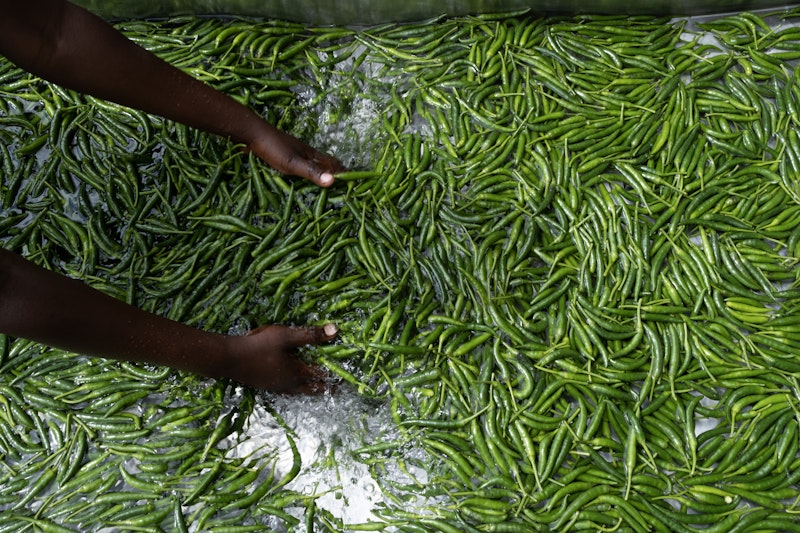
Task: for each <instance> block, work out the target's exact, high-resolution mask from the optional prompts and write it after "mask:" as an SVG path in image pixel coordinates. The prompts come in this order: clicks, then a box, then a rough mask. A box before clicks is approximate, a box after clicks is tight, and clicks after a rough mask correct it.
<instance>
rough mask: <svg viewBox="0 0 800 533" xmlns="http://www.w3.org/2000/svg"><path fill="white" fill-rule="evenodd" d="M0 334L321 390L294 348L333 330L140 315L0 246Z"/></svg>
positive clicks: (326, 337)
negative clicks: (202, 324)
mask: <svg viewBox="0 0 800 533" xmlns="http://www.w3.org/2000/svg"><path fill="white" fill-rule="evenodd" d="M0 331H1V332H3V333H5V334H8V335H12V336H15V337H22V338H26V339H30V340H33V341H36V342H40V343H42V344H46V345H48V346H53V347H56V348H61V349H64V350H68V351H72V352H76V353H82V354H85V355H89V356H97V357H106V358H114V359H122V360H127V361H141V362H148V363H153V364H158V365H162V366H169V367H172V368H175V369H178V370H186V371H190V372H194V373H197V374H200V375H203V376H208V377H214V378H220V377H225V378H231V379H234V380H236V381H239V382H241V383H244V384H247V385H252V386H254V387H258V388H262V389H267V390H271V391H274V392H284V393H311V392H320V391H321V390H324V388H325V376H324V374H323V373H322V372H320V370H319V369H318V368H316V367H314V366H310V365H307V364H306V363H304V362H303V361H301V360H300V359H299V358H298V357H297V354H296V349H297V348H298V347H301V346H304V345H307V344H319V343H323V342H327V341H330V340H332V339H333V338H334V337H335V336H336V333H337V331H336V327H335V326H333V325H332V324H328V325H325V326H319V327H318V326H309V327H289V326H277V325H275V326H265V327H261V328H258V329H256V330H254V331H253V332H251V333H250V334H248V335H244V336H236V335H221V334H217V333H211V332H206V331H202V330H199V329H195V328H192V327H189V326H186V325H184V324H181V323H179V322H175V321H173V320H169V319H167V318H163V317H159V316H157V315H154V314H151V313H148V312H145V311H143V310H141V309H138V308H136V307H134V306H131V305H128V304H126V303H125V302H122V301H120V300H117V299H116V298H112V297H110V296H108V295H106V294H103V293H101V292H100V291H97V290H95V289H92V288H91V287H89V286H88V285H86V284H84V283H83V282H81V281H78V280H74V279H71V278H68V277H66V276H62V275H60V274H56V273H54V272H51V271H49V270H46V269H43V268H40V267H38V266H36V265H35V264H33V263H31V262H29V261H28V260H26V259H23V258H21V257H19V256H17V255H16V254H13V253H11V252H9V251H7V250H3V249H2V248H0Z"/></svg>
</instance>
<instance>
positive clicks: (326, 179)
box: [319, 172, 333, 185]
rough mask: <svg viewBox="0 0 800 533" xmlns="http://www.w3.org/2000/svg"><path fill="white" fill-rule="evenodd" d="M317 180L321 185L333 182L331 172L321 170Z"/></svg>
mask: <svg viewBox="0 0 800 533" xmlns="http://www.w3.org/2000/svg"><path fill="white" fill-rule="evenodd" d="M319 182H320V183H321V184H322V185H330V184H331V183H333V174H331V173H330V172H323V173H322V174H320V176H319Z"/></svg>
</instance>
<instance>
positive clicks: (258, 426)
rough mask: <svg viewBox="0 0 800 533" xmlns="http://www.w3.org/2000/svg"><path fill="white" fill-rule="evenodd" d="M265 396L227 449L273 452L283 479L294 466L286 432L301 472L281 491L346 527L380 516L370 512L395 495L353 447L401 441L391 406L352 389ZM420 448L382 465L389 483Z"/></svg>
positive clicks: (241, 453) (244, 452)
mask: <svg viewBox="0 0 800 533" xmlns="http://www.w3.org/2000/svg"><path fill="white" fill-rule="evenodd" d="M262 399H263V401H261V402H258V404H257V405H256V406H255V408H254V409H253V412H252V413H251V415H250V417H249V418H248V420H247V421H246V423H245V425H244V430H243V431H242V433H241V434H240V435H238V436H237V440H238V444H236V445H235V446H234V447H233V448H232V449H231V454H232V455H233V456H238V457H252V456H253V455H254V454H256V456H258V455H259V454H261V455H263V454H265V453H267V450H274V451H275V453H276V454H277V458H276V462H275V465H276V473H275V476H276V479H280V478H281V477H282V476H284V475H286V474H287V473H288V472H290V471H291V469H292V467H293V465H294V462H295V452H294V450H293V449H292V446H291V444H290V441H289V436H288V435H291V438H292V439H293V441H294V444H295V445H296V448H297V452H298V455H299V457H300V460H301V469H300V472H299V474H298V475H297V476H296V477H295V478H294V479H293V480H292V481H291V482H290V483H289V484H288V485H287V486H286V487H285V488H286V489H288V490H293V491H296V492H298V493H301V494H306V495H309V496H314V497H315V502H316V505H317V508H319V509H324V510H326V511H328V512H329V513H330V514H331V515H332V516H334V517H336V518H338V519H340V520H341V521H342V522H343V523H345V524H357V523H364V522H371V521H376V520H378V519H379V518H378V516H377V515H376V514H375V512H376V511H377V510H378V509H379V508H383V507H385V506H386V505H389V504H390V502H391V500H392V497H393V495H392V494H388V493H385V492H384V490H383V489H382V487H381V484H379V482H378V480H376V479H375V478H374V477H373V474H372V472H371V471H370V465H368V464H366V463H365V462H363V461H361V460H359V457H358V455H357V454H356V453H354V452H355V451H356V450H358V449H359V448H361V447H363V446H369V445H374V444H377V443H381V442H392V441H396V440H398V439H401V438H402V436H401V434H400V431H399V429H398V428H397V427H396V425H395V423H394V419H393V417H392V414H391V409H390V406H389V404H388V403H383V402H376V401H369V400H366V399H364V398H362V397H360V396H358V394H357V393H356V392H355V391H354V390H353V389H351V388H349V387H341V388H339V389H338V390H337V391H336V392H334V393H333V394H324V395H320V396H310V397H309V396H271V395H270V396H264V397H263V398H262ZM287 428H288V430H289V431H288V432H287ZM422 453H423V452H422V451H421V450H420V449H418V448H416V447H413V446H407V447H405V448H404V449H403V453H402V457H399V456H398V457H395V458H394V459H390V460H389V463H388V464H387V463H384V464H382V472H383V473H384V474H385V473H386V471H387V470H388V471H389V472H391V473H392V474H391V475H392V477H394V481H397V482H401V483H402V482H404V481H405V480H404V479H402V478H403V476H404V474H403V473H402V471H403V468H400V467H399V465H398V464H397V461H402V460H403V459H404V458H408V457H419V456H420V455H421V454H422ZM414 474H415V475H416V476H420V478H418V480H419V481H426V479H424V476H425V475H426V474H425V472H424V471H421V470H416V471H414ZM383 482H384V480H381V483H383ZM418 503H419V504H424V503H425V502H424V500H423V501H420V502H418ZM300 512H302V509H301V510H300ZM298 518H300V517H298Z"/></svg>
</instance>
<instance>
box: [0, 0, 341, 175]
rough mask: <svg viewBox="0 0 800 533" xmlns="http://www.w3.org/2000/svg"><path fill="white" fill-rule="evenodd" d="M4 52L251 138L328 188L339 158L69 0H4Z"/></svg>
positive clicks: (148, 106) (256, 147) (86, 86)
mask: <svg viewBox="0 0 800 533" xmlns="http://www.w3.org/2000/svg"><path fill="white" fill-rule="evenodd" d="M0 54H2V55H5V56H6V57H7V58H9V59H10V60H11V61H13V62H14V63H16V64H17V65H18V66H20V67H22V68H24V69H25V70H27V71H29V72H31V73H33V74H35V75H37V76H39V77H41V78H43V79H46V80H48V81H51V82H53V83H56V84H58V85H62V86H64V87H68V88H70V89H74V90H76V91H80V92H83V93H86V94H90V95H92V96H95V97H97V98H101V99H104V100H110V101H113V102H116V103H119V104H122V105H125V106H128V107H132V108H136V109H140V110H142V111H145V112H148V113H152V114H155V115H160V116H162V117H165V118H168V119H171V120H174V121H176V122H180V123H182V124H186V125H187V126H191V127H194V128H197V129H200V130H203V131H207V132H210V133H214V134H217V135H221V136H224V137H227V138H230V139H232V140H233V141H234V142H237V143H241V144H243V145H245V146H246V147H247V148H248V149H249V150H251V151H253V153H255V154H256V155H257V156H259V157H260V158H261V159H263V160H264V161H265V162H267V163H268V164H269V165H271V166H272V167H273V168H275V169H276V170H278V171H280V172H283V173H285V174H289V175H293V176H300V177H304V178H306V179H308V180H310V181H312V182H313V183H316V184H317V185H320V186H323V187H327V186H330V185H331V184H332V183H333V179H334V174H336V173H337V172H340V171H342V170H344V169H343V167H342V165H341V164H340V163H339V162H338V161H337V160H336V159H335V158H333V157H331V156H329V155H326V154H323V153H321V152H319V151H317V150H315V149H313V148H311V147H310V146H308V145H307V144H306V143H304V142H302V141H300V140H299V139H297V138H295V137H292V136H291V135H289V134H287V133H285V132H283V131H280V130H278V129H277V128H275V127H274V126H272V125H271V124H269V123H268V122H267V121H265V120H264V119H262V118H261V117H260V116H259V115H258V114H257V113H255V112H254V111H253V110H251V109H250V108H248V107H246V106H244V105H242V104H240V103H239V102H237V101H236V100H234V99H233V98H230V97H229V96H227V95H225V94H223V93H221V92H219V91H217V90H215V89H214V88H212V87H211V86H209V85H207V84H205V83H203V82H201V81H199V80H197V79H195V78H193V77H191V76H189V75H188V74H186V73H184V72H182V71H181V70H179V69H177V68H175V67H173V66H172V65H170V64H169V63H167V62H165V61H163V60H161V59H160V58H158V57H157V56H155V55H154V54H152V53H150V52H148V51H147V50H145V49H144V48H142V47H140V46H139V45H137V44H136V43H134V42H133V41H131V40H129V39H127V38H126V37H125V36H124V35H122V34H121V33H119V32H118V31H117V30H115V29H114V28H113V27H112V26H111V25H110V24H108V23H107V22H105V21H104V20H103V19H101V18H100V17H98V16H96V15H94V14H92V13H90V12H88V11H86V10H85V9H83V8H81V7H78V6H76V5H74V4H71V3H69V2H66V1H63V0H26V1H24V2H20V1H18V0H0Z"/></svg>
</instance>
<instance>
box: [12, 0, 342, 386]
mask: <svg viewBox="0 0 800 533" xmlns="http://www.w3.org/2000/svg"><path fill="white" fill-rule="evenodd" d="M0 54H3V55H5V56H6V57H7V58H8V59H10V60H11V61H13V62H14V63H16V64H17V65H18V66H20V67H22V68H24V69H26V70H28V71H29V72H31V73H33V74H35V75H37V76H40V77H41V78H44V79H47V80H49V81H51V82H53V83H56V84H59V85H62V86H64V87H68V88H71V89H74V90H77V91H81V92H84V93H86V94H91V95H93V96H95V97H98V98H103V99H106V100H110V101H114V102H116V103H119V104H121V105H125V106H128V107H132V108H136V109H140V110H142V111H145V112H148V113H152V114H156V115H160V116H163V117H165V118H168V119H170V120H174V121H177V122H181V123H183V124H186V125H188V126H191V127H194V128H197V129H200V130H203V131H206V132H210V133H214V134H217V135H220V136H223V137H227V138H229V139H231V140H232V141H233V142H237V143H241V144H242V145H243V146H244V147H245V150H246V151H251V152H253V153H254V154H255V155H257V156H258V157H259V158H261V159H262V160H263V161H264V162H265V163H266V164H268V165H270V166H272V167H273V168H275V169H276V170H278V171H280V172H282V173H284V174H288V175H292V176H298V177H302V178H305V179H307V180H309V181H311V182H312V183H315V184H317V185H319V186H321V187H328V186H330V185H332V184H333V182H334V176H335V174H336V173H337V172H342V171H344V170H345V169H344V167H343V166H342V164H341V163H340V162H339V161H338V160H336V159H335V158H334V157H331V156H330V155H327V154H325V153H322V152H319V151H318V150H315V149H314V148H312V147H311V146H309V145H308V144H306V143H305V142H303V141H301V140H299V139H297V138H295V137H292V136H291V135H289V134H287V133H285V132H283V131H280V130H278V129H277V128H275V127H274V126H272V125H271V124H269V123H268V122H266V121H265V120H263V119H262V118H261V117H260V116H259V115H258V114H256V113H255V112H254V111H253V110H251V109H249V108H247V107H246V106H244V105H242V104H240V103H239V102H237V101H236V100H234V99H232V98H230V97H228V96H226V95H224V94H222V93H220V92H218V91H216V90H214V89H213V88H211V87H210V86H208V85H206V84H204V83H202V82H200V81H198V80H196V79H194V78H192V77H191V76H189V75H187V74H185V73H183V72H182V71H180V70H178V69H176V68H174V67H173V66H171V65H170V64H168V63H166V62H164V61H162V60H161V59H159V58H158V57H156V56H155V55H153V54H151V53H150V52H147V51H146V50H144V49H143V48H141V47H140V46H138V45H136V44H135V43H133V42H132V41H130V40H128V39H127V38H125V37H124V36H123V35H122V34H120V33H119V32H117V31H116V30H115V29H114V28H113V27H112V26H110V25H109V24H108V23H106V22H105V21H103V20H102V19H100V18H99V17H96V16H95V15H92V14H91V13H89V12H88V11H86V10H84V9H82V8H79V7H77V6H75V5H73V4H70V3H68V2H64V1H61V0H30V1H26V2H19V1H16V0H0ZM0 333H5V334H8V335H12V336H15V337H23V338H27V339H31V340H34V341H37V342H41V343H43V344H47V345H50V346H53V347H57V348H61V349H65V350H69V351H73V352H76V353H82V354H86V355H91V356H99V357H108V358H115V359H123V360H130V361H144V362H149V363H154V364H158V365H165V366H170V367H172V368H176V369H179V370H186V371H190V372H195V373H198V374H201V375H204V376H208V377H215V378H220V377H224V378H231V379H234V380H237V381H239V382H241V383H244V384H246V385H251V386H255V387H259V388H262V389H267V390H271V391H275V392H282V393H309V392H319V391H320V390H322V389H324V388H325V384H326V380H325V375H324V373H323V372H321V370H320V369H319V368H317V367H314V366H309V365H307V364H305V363H304V362H302V361H301V360H300V359H298V357H297V348H299V347H301V346H304V345H308V344H319V343H324V342H329V341H331V340H333V339H334V338H335V337H336V334H337V330H336V327H335V326H334V325H333V324H327V325H325V326H320V327H291V326H280V325H270V326H264V327H261V328H257V329H255V330H254V331H252V332H250V334H248V335H244V336H230V335H221V334H216V333H210V332H205V331H202V330H198V329H195V328H191V327H189V326H186V325H184V324H181V323H178V322H175V321H171V320H168V319H166V318H162V317H159V316H156V315H153V314H150V313H147V312H144V311H142V310H140V309H138V308H135V307H133V306H130V305H128V304H126V303H124V302H122V301H119V300H116V299H114V298H111V297H109V296H107V295H105V294H102V293H100V292H98V291H96V290H94V289H92V288H91V287H89V286H88V285H86V284H84V283H82V282H81V281H78V280H73V279H70V278H67V277H65V276H62V275H59V274H56V273H54V272H51V271H47V270H45V269H42V268H40V267H38V266H36V265H34V264H33V263H31V262H29V261H27V260H25V259H23V258H21V257H19V256H17V255H16V254H13V253H11V252H9V251H7V250H2V249H0Z"/></svg>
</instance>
